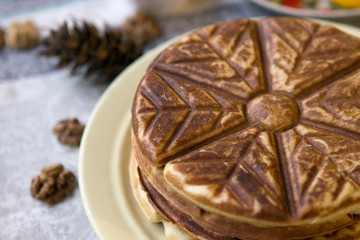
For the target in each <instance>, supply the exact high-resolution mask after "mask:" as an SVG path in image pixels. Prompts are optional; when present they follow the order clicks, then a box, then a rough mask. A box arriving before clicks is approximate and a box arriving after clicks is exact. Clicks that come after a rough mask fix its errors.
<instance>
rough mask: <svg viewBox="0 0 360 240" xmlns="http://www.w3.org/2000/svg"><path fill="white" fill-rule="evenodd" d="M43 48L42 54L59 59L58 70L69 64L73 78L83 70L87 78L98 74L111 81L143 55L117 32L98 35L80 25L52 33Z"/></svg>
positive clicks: (86, 24) (86, 25)
mask: <svg viewBox="0 0 360 240" xmlns="http://www.w3.org/2000/svg"><path fill="white" fill-rule="evenodd" d="M44 44H45V46H46V47H47V49H46V50H45V51H44V52H42V53H41V54H42V55H45V56H58V57H59V63H58V66H59V67H64V66H67V65H70V64H71V65H72V70H71V73H73V74H74V73H77V72H78V71H79V70H80V68H81V67H85V68H86V70H85V73H84V75H85V76H86V77H87V76H90V75H92V74H93V73H95V72H97V73H99V74H100V76H103V77H104V79H105V80H112V78H113V77H115V76H116V75H117V74H118V73H120V72H121V71H122V70H123V69H124V68H125V67H126V66H128V65H129V64H130V63H131V62H133V61H134V60H135V59H136V58H138V57H139V56H140V55H141V54H142V49H138V48H137V46H136V45H135V43H134V42H133V41H131V40H129V39H128V38H126V37H124V36H123V34H122V33H121V32H120V31H116V30H114V29H111V28H110V27H107V28H106V29H105V32H104V34H103V35H100V33H99V32H98V30H97V29H96V27H95V26H94V25H92V24H90V23H88V22H83V23H82V26H80V25H77V24H75V25H74V27H73V28H72V29H71V30H69V28H68V25H67V23H64V24H63V25H62V26H61V27H60V28H59V29H58V30H53V31H52V32H51V34H50V36H49V37H48V38H47V39H45V41H44Z"/></svg>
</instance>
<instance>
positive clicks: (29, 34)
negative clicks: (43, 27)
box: [5, 21, 40, 49]
mask: <svg viewBox="0 0 360 240" xmlns="http://www.w3.org/2000/svg"><path fill="white" fill-rule="evenodd" d="M39 38H40V37H39V31H38V29H37V27H36V26H35V25H34V24H33V23H32V22H31V21H26V22H24V23H18V22H14V23H12V24H11V26H10V27H9V28H8V30H7V31H6V34H5V42H6V45H7V46H8V47H10V48H13V49H26V48H31V47H34V46H36V44H37V43H38V42H39Z"/></svg>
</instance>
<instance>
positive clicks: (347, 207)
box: [132, 18, 360, 237]
mask: <svg viewBox="0 0 360 240" xmlns="http://www.w3.org/2000/svg"><path fill="white" fill-rule="evenodd" d="M359 129H360V39H358V38H356V37H354V36H351V35H348V34H346V33H343V32H341V31H340V30H338V29H336V28H334V27H331V26H327V25H320V24H318V23H314V22H311V21H308V20H303V19H290V18H268V19H263V20H259V21H250V20H247V19H237V20H233V21H229V22H226V23H222V24H216V25H212V26H209V27H206V28H203V29H201V30H199V31H197V32H195V33H192V34H189V35H188V36H186V37H184V38H183V39H181V40H180V41H179V42H177V43H175V44H174V45H172V46H171V47H169V48H168V49H166V50H165V51H164V52H163V53H161V54H160V55H159V56H158V57H157V58H156V59H155V60H154V62H153V63H152V64H151V66H150V67H149V69H148V71H147V73H146V75H145V77H144V78H143V80H142V81H141V83H140V85H139V87H138V89H137V93H136V96H135V99H134V103H133V108H132V130H133V133H134V138H133V147H134V148H135V152H136V158H137V160H138V162H139V166H140V168H141V169H142V171H143V172H144V175H145V176H146V178H147V179H148V181H149V182H150V183H151V185H152V186H154V187H155V189H156V190H157V191H159V192H160V194H161V195H163V196H164V197H165V199H166V200H167V201H169V202H170V203H171V204H172V205H176V206H177V208H178V209H180V211H181V212H183V213H186V214H187V215H189V216H191V217H193V218H194V216H200V215H201V211H203V210H205V211H206V212H207V213H209V214H212V215H209V216H218V217H219V218H220V217H222V218H223V219H224V221H223V222H228V223H229V224H230V223H231V224H233V223H236V224H248V225H249V226H252V227H255V228H256V227H257V228H261V229H264V228H275V227H279V228H281V227H282V228H283V227H286V228H287V229H291V228H290V227H293V228H294V229H296V228H301V227H303V226H308V225H309V226H310V225H311V226H313V227H314V226H317V225H320V224H322V223H323V224H325V226H329V225H328V223H333V222H334V221H337V220H338V219H343V218H344V217H346V216H347V214H359V213H360V166H359V164H360V130H359ZM159 179H160V180H159ZM166 191H167V192H171V194H169V195H166V194H165V195H164V192H166ZM199 209H203V210H201V211H200V210H199ZM196 211H200V212H196ZM205 216H206V214H205ZM208 218H209V219H207V220H206V221H204V222H205V223H209V225H210V226H207V227H206V229H207V230H208V228H209V227H210V228H211V226H212V227H213V228H214V229H216V227H214V226H213V225H214V224H215V223H216V221H215V222H212V221H214V219H212V220H211V219H210V218H211V217H208ZM218 220H219V219H218ZM231 224H230V226H232V225H231ZM215 225H216V224H215ZM223 226H226V224H223ZM249 229H251V227H249V228H247V231H248V234H250V235H251V234H252V233H251V230H249ZM306 229H311V228H306ZM325 229H326V227H325ZM335 229H336V228H335V227H334V226H332V227H329V229H328V230H331V232H333V231H334V230H335ZM212 231H213V230H212ZM226 231H228V232H227V236H237V237H238V236H240V235H239V233H240V232H241V230H238V231H239V232H238V233H235V232H236V231H237V230H236V229H233V228H231V227H228V229H226ZM254 231H255V230H254ZM312 231H314V229H312ZM317 231H321V230H317ZM322 231H325V230H324V229H322ZM215 232H216V231H215ZM295 232H299V231H295V230H294V234H295ZM243 233H244V231H242V232H241V234H243ZM255 233H257V232H256V231H255V232H254V234H255ZM304 234H308V233H306V232H305V233H304ZM288 236H290V235H288ZM294 236H295V235H294Z"/></svg>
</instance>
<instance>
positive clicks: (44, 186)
mask: <svg viewBox="0 0 360 240" xmlns="http://www.w3.org/2000/svg"><path fill="white" fill-rule="evenodd" d="M74 183H75V176H74V174H73V173H71V172H70V171H67V170H64V167H63V165H61V164H55V165H52V166H50V167H46V168H43V169H42V170H41V174H40V175H38V176H36V177H35V178H34V179H33V180H32V182H31V189H30V193H31V196H33V197H34V198H36V199H37V200H39V201H43V202H46V203H48V204H53V203H57V202H60V201H62V200H63V199H64V198H65V197H66V196H68V195H70V194H71V193H72V190H73V188H74Z"/></svg>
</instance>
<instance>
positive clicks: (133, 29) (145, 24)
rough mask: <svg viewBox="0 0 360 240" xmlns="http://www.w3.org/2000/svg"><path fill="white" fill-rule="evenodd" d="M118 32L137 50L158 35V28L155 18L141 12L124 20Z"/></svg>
mask: <svg viewBox="0 0 360 240" xmlns="http://www.w3.org/2000/svg"><path fill="white" fill-rule="evenodd" d="M120 30H121V31H122V32H123V33H124V34H125V35H126V36H127V37H128V38H129V39H131V40H132V41H134V42H135V44H136V45H137V46H138V47H139V48H142V46H143V45H144V44H146V43H147V42H149V41H150V40H152V39H154V38H156V37H158V36H159V35H160V27H159V25H158V23H157V21H156V20H155V18H153V17H152V16H150V15H147V14H146V13H143V12H137V13H136V14H135V15H134V16H132V17H130V18H128V19H126V21H125V22H124V23H123V24H122V25H121V26H120Z"/></svg>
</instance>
